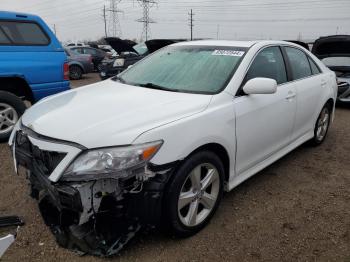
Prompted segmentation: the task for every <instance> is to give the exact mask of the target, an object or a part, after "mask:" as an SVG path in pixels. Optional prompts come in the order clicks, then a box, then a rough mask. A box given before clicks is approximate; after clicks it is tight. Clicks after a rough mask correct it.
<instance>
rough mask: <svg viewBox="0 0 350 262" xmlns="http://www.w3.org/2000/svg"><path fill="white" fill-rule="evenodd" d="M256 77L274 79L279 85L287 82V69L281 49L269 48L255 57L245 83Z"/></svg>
mask: <svg viewBox="0 0 350 262" xmlns="http://www.w3.org/2000/svg"><path fill="white" fill-rule="evenodd" d="M256 77H265V78H272V79H275V80H276V82H277V84H283V83H285V82H287V73H286V68H285V64H284V60H283V56H282V53H281V50H280V48H279V47H277V46H274V47H267V48H265V49H264V50H262V51H261V52H260V53H259V54H258V55H257V56H256V57H255V59H254V61H253V63H252V65H251V66H250V68H249V70H248V73H247V75H246V79H245V82H247V81H248V80H250V79H253V78H256Z"/></svg>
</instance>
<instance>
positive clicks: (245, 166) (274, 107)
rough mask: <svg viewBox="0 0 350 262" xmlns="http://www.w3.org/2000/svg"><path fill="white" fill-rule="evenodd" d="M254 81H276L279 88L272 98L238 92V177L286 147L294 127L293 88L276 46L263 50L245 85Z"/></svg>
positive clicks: (236, 104)
mask: <svg viewBox="0 0 350 262" xmlns="http://www.w3.org/2000/svg"><path fill="white" fill-rule="evenodd" d="M256 77H265V78H272V79H275V80H276V81H277V83H278V87H277V92H276V93H275V94H261V95H245V94H244V93H243V92H242V91H239V93H238V95H239V97H236V98H235V99H234V103H235V111H236V137H237V153H236V173H237V174H238V175H240V174H242V173H243V172H245V171H247V170H249V169H250V168H252V167H254V166H255V165H257V164H258V163H260V162H262V161H264V160H265V159H267V158H268V157H270V156H272V155H273V154H274V153H276V152H278V151H279V150H280V149H282V148H283V147H285V146H286V145H288V144H289V143H290V139H291V133H292V129H293V124H294V117H295V111H296V100H295V96H296V93H295V87H294V86H293V85H291V84H290V83H289V82H288V77H287V71H286V66H285V61H284V59H283V56H282V52H281V50H280V47H279V46H272V47H266V48H265V49H263V50H262V51H260V52H259V53H258V55H257V56H256V57H255V59H254V61H253V62H252V64H251V66H250V68H249V70H248V72H247V75H246V77H245V81H244V82H246V81H248V80H250V79H253V78H256ZM243 85H244V83H243V84H242V87H243ZM241 90H242V89H241Z"/></svg>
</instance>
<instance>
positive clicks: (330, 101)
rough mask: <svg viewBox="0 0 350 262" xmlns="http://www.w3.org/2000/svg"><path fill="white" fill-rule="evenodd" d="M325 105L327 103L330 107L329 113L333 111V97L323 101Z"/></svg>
mask: <svg viewBox="0 0 350 262" xmlns="http://www.w3.org/2000/svg"><path fill="white" fill-rule="evenodd" d="M325 105H329V108H330V109H331V113H333V109H334V99H333V98H329V99H328V100H327V102H326V103H325Z"/></svg>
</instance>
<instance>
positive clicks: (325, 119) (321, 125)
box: [316, 107, 330, 141]
mask: <svg viewBox="0 0 350 262" xmlns="http://www.w3.org/2000/svg"><path fill="white" fill-rule="evenodd" d="M329 119H330V113H329V109H328V108H327V107H324V108H323V109H322V112H321V114H320V117H319V119H318V121H317V128H316V139H317V140H318V141H322V140H323V139H324V137H325V136H326V134H327V130H328V126H329Z"/></svg>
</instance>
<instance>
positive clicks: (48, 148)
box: [9, 41, 337, 255]
mask: <svg viewBox="0 0 350 262" xmlns="http://www.w3.org/2000/svg"><path fill="white" fill-rule="evenodd" d="M336 95H337V83H336V77H335V74H334V73H333V72H331V71H330V70H329V69H328V68H327V67H325V66H324V65H323V63H322V62H320V61H319V60H318V59H317V58H316V57H315V56H314V55H312V54H311V53H310V52H308V51H307V50H305V49H303V48H302V47H300V46H298V45H295V44H292V43H287V42H282V41H254V42H253V41H252V42H231V41H196V42H188V43H178V44H175V45H171V46H168V47H166V48H163V49H161V50H160V51H158V52H156V53H154V54H152V55H150V56H148V57H147V58H145V59H143V60H142V61H140V62H138V63H137V64H135V65H134V66H132V67H130V68H129V69H128V70H126V71H125V72H123V73H121V74H119V75H118V76H117V77H114V78H111V79H109V80H106V81H103V82H100V83H96V84H93V85H89V86H86V87H82V88H79V89H75V90H71V91H68V92H65V93H61V94H58V95H55V96H52V97H49V98H47V99H45V100H43V101H41V102H40V103H38V104H36V105H35V106H33V107H32V108H30V109H29V110H27V112H26V113H25V114H24V115H23V117H22V119H21V121H19V123H18V124H17V125H16V127H15V128H14V131H13V133H12V135H11V138H10V142H9V144H10V146H11V148H12V150H13V155H14V163H15V166H16V169H17V166H18V165H20V166H24V167H25V168H26V169H27V171H28V177H29V180H30V183H31V188H32V194H31V195H32V196H34V197H36V198H38V199H39V200H40V208H41V210H42V215H43V217H44V219H45V221H46V222H47V224H48V225H49V226H51V227H52V228H53V232H54V234H55V235H56V237H57V241H58V242H59V244H60V245H62V246H66V247H71V248H72V247H74V248H75V249H79V250H81V251H83V252H88V253H91V254H97V255H111V254H114V253H116V252H118V251H119V250H120V248H121V247H122V246H123V245H124V244H125V243H126V242H127V241H128V240H129V239H130V238H131V237H132V236H133V235H134V234H135V233H136V232H137V231H138V230H139V229H140V228H141V227H143V226H146V225H155V226H162V227H163V228H165V229H166V230H167V232H170V233H172V234H175V235H179V236H189V235H192V234H194V233H196V232H198V231H199V230H201V229H202V228H203V227H204V226H205V225H206V224H207V223H208V222H209V220H210V218H211V217H212V216H213V214H214V212H215V210H216V209H217V207H218V205H219V203H220V200H221V198H222V195H223V191H230V190H232V189H233V188H235V187H236V186H237V185H239V184H240V183H242V182H243V181H244V180H246V179H248V178H249V177H251V176H252V175H254V174H256V173H257V172H259V171H260V170H262V169H263V168H265V167H266V166H268V165H270V164H271V163H273V162H275V161H276V160H278V159H279V158H281V157H282V156H284V155H285V154H287V153H288V152H290V151H291V150H293V149H295V148H296V147H298V146H299V145H301V144H303V143H304V142H307V141H311V142H312V143H313V144H315V145H319V144H321V143H322V142H323V141H324V139H325V137H326V135H327V131H328V128H329V125H330V123H331V122H332V120H333V116H334V104H335V101H336ZM39 196H40V197H39ZM58 218H60V219H58ZM70 235H73V237H71V236H70Z"/></svg>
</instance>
